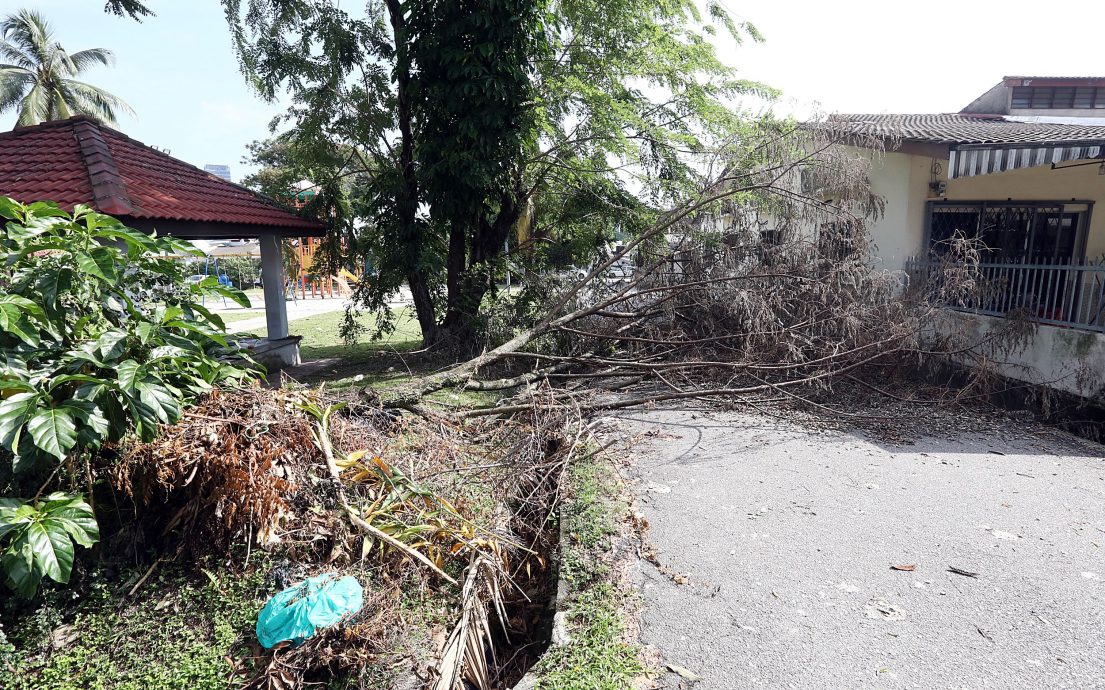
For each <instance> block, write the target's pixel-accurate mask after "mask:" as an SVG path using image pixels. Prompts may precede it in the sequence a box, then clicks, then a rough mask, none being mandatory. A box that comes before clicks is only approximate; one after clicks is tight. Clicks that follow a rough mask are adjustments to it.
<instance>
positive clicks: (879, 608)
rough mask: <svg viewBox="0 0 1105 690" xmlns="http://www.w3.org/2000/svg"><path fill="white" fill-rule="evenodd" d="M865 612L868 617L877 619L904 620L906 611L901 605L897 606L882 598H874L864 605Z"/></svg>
mask: <svg viewBox="0 0 1105 690" xmlns="http://www.w3.org/2000/svg"><path fill="white" fill-rule="evenodd" d="M864 613H866V614H867V617H868V618H873V619H875V620H880V619H881V620H888V621H904V620H905V611H903V610H902V608H901V607H900V606H895V605H894V604H891V603H889V602H887V601H884V600H882V599H872V600H871V601H870V602H868V604H867V606H866V607H864Z"/></svg>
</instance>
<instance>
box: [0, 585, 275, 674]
mask: <svg viewBox="0 0 1105 690" xmlns="http://www.w3.org/2000/svg"><path fill="white" fill-rule="evenodd" d="M212 567H216V568H217V566H215V565H213V566H212ZM263 570H264V569H263V568H258V569H255V570H254V571H253V573H252V574H247V575H236V574H232V573H228V572H226V571H223V572H222V574H221V575H220V576H218V577H215V576H214V575H212V576H210V577H206V576H204V575H202V574H199V575H196V574H193V575H186V574H184V572H183V571H182V570H179V569H177V568H174V567H171V566H164V567H163V568H162V569H161V570H160V571H159V574H155V576H154V577H153V578H152V580H151V581H150V582H147V583H146V584H145V585H144V586H143V588H142V589H141V590H139V592H138V594H137V597H136V599H134V600H127V599H126V598H125V596H124V594H123V592H125V591H126V589H129V587H127V586H123V587H120V585H119V582H120V580H118V579H116V578H117V577H118V576H115V577H112V578H111V579H110V581H111V582H112V583H113V584H112V586H111V587H109V585H108V584H107V582H108V581H109V580H108V577H107V576H106V575H105V576H103V578H99V577H98V576H95V575H94V577H97V583H96V584H93V585H92V587H91V588H90V591H89V593H88V594H87V595H86V596H85V597H84V599H83V600H82V601H81V602H80V604H79V605H78V607H77V608H76V612H75V613H73V612H71V611H66V616H65V617H66V619H67V620H65V621H64V622H65V623H67V624H69V625H71V626H72V631H73V632H74V633H76V635H75V637H74V638H73V639H72V641H70V642H69V643H68V644H66V645H64V646H62V647H61V648H60V649H51V646H50V641H49V638H50V633H51V631H53V630H56V629H57V628H58V626H59V625H60V624H61V623H62V620H61V614H60V613H59V612H58V610H57V609H55V608H52V607H51V605H50V604H43V605H42V606H41V607H40V608H39V610H38V611H36V613H35V614H34V615H31V616H25V617H22V618H21V619H19V620H20V624H19V627H17V628H16V629H10V628H9V629H7V631H6V632H7V635H8V636H9V638H10V643H11V644H12V645H14V648H15V649H16V650H18V651H12V650H8V651H7V652H6V653H3V652H0V687H3V688H6V689H8V690H44V689H45V688H50V689H51V690H170V689H174V690H175V689H179V688H188V689H189V690H223V689H225V688H227V687H228V686H231V685H230V684H229V683H228V679H229V677H230V666H229V664H228V663H227V657H230V658H238V657H241V656H242V650H241V649H236V648H237V647H238V646H239V644H240V643H241V642H243V641H249V640H252V639H253V624H254V622H255V620H256V616H257V612H258V611H259V610H260V609H261V606H262V605H263V603H264V600H265V597H266V596H267V595H268V594H271V592H266V591H265V586H264V577H263V575H262V573H263ZM113 590H114V591H113ZM120 590H121V591H120Z"/></svg>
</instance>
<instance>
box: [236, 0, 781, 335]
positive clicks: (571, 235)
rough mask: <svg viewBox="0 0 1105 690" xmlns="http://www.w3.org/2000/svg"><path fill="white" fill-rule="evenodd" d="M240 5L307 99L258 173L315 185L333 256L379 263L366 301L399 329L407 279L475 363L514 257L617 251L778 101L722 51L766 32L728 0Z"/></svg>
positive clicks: (428, 314) (268, 55)
mask: <svg viewBox="0 0 1105 690" xmlns="http://www.w3.org/2000/svg"><path fill="white" fill-rule="evenodd" d="M223 5H224V7H225V8H226V13H227V17H228V19H229V21H230V26H231V31H232V34H233V36H234V38H235V41H236V45H237V48H238V53H239V56H240V58H241V63H242V69H243V72H244V74H245V76H246V78H247V79H248V80H249V83H250V84H252V85H255V86H256V87H257V88H258V90H259V91H260V93H261V94H262V95H263V96H264V97H266V98H268V99H276V98H277V96H278V95H279V94H280V93H281V92H286V94H287V97H289V98H290V100H291V101H292V103H293V105H292V106H291V107H290V108H289V110H288V112H287V115H286V117H285V118H283V120H282V121H281V122H280V123H279V124H278V125H277V130H281V129H284V128H286V131H278V132H277V135H276V136H275V137H274V138H273V139H272V140H270V141H268V142H262V143H259V144H257V145H256V146H255V147H254V150H253V154H254V155H253V158H254V160H255V161H256V162H257V163H258V164H259V165H261V166H262V167H263V169H262V171H261V172H260V173H259V174H258V175H257V176H255V177H253V178H252V179H251V180H249V181H248V182H249V183H250V184H253V185H255V186H257V187H258V188H259V189H261V190H262V191H265V192H267V193H269V194H271V195H273V196H287V195H289V194H290V193H291V192H292V191H293V185H294V184H295V183H296V182H298V181H299V180H302V179H308V180H310V181H312V182H313V183H315V184H316V190H315V191H317V194H316V196H315V201H314V204H313V208H312V209H311V210H313V211H314V212H315V213H318V214H319V215H320V217H325V218H327V219H329V220H331V221H333V226H334V229H335V232H334V234H333V236H332V237H331V240H330V242H329V243H328V248H327V251H328V254H329V259H330V260H331V261H332V262H335V263H343V262H348V263H349V265H350V266H353V267H356V268H358V269H359V268H360V267H361V266H364V265H366V262H367V263H368V264H369V265H371V266H372V267H373V271H374V273H373V276H372V278H373V279H372V280H370V281H361V282H360V283H359V284H358V286H357V290H356V293H355V299H356V301H357V303H358V304H359V305H360V306H361V307H363V308H366V309H369V310H373V311H376V312H377V313H378V315H379V316H380V320H379V321H378V325H380V326H382V327H383V328H385V329H387V328H389V327H390V323H391V321H390V318H389V315H388V312H387V309H386V305H387V302H388V298H389V297H390V296H391V295H393V294H395V293H396V292H397V291H398V289H399V287H400V286H401V285H402V284H403V283H406V284H407V285H408V286H409V287H410V290H411V294H412V297H413V303H414V308H415V311H416V313H417V317H418V321H419V325H420V328H421V332H422V335H423V337H424V339H425V344H426V345H427V346H438V347H444V348H448V349H453V350H456V351H462V352H467V353H471V352H474V351H478V350H479V349H480V348H481V347H483V346H485V345H488V344H492V345H493V344H495V341H494V339H493V338H491V337H489V334H488V333H487V332H486V330H484V328H483V325H484V320H485V319H486V317H487V314H486V312H485V311H484V309H485V307H486V303H485V301H484V299H483V298H484V296H485V295H486V294H488V293H489V292H494V291H495V290H496V285H497V283H498V280H499V279H501V277H502V276H503V274H504V272H505V271H506V270H507V268H508V265H511V266H513V268H514V270H515V272H516V273H518V272H520V273H523V274H531V273H533V274H536V273H540V272H544V271H546V270H550V269H551V270H564V269H568V268H571V267H579V266H587V265H590V264H591V263H592V262H593V261H595V260H596V259H598V258H600V257H604V256H605V255H606V254H607V253H608V244H609V243H610V242H612V241H614V240H616V239H620V238H623V237H625V238H631V237H634V236H636V235H637V234H638V233H639V232H640V231H642V230H643V229H645V228H647V227H648V226H649V224H650V223H651V222H652V221H653V220H655V218H656V217H657V216H658V215H659V214H660V213H661V212H662V210H663V209H664V208H665V207H666V206H668V205H671V204H678V203H681V202H683V201H686V200H687V199H688V198H689V197H692V196H694V195H695V194H696V193H697V192H698V190H699V189H700V188H701V186H702V183H703V179H704V178H703V175H702V171H703V168H702V166H701V165H700V163H701V160H700V156H701V154H703V152H706V151H712V150H715V149H716V148H718V147H720V146H724V145H726V144H727V143H728V141H729V140H730V139H731V138H732V137H736V136H740V135H742V134H743V133H744V130H745V129H746V119H747V118H746V117H745V116H743V115H742V114H741V113H739V112H737V111H736V110H734V109H733V108H732V107H731V103H732V101H733V99H735V98H738V97H740V96H742V95H749V94H754V95H758V96H768V97H770V96H771V95H773V93H774V92H773V90H772V89H770V88H767V87H764V86H762V85H760V84H756V83H753V82H749V81H746V80H742V79H740V78H738V76H737V74H736V71H735V70H734V69H733V68H731V67H730V66H727V65H725V64H724V63H722V62H721V61H720V60H719V59H718V56H717V53H716V50H715V47H714V45H715V44H714V42H713V39H714V37H715V36H724V39H723V40H726V41H736V42H739V41H742V40H745V39H751V40H759V39H760V35H759V33H758V32H757V31H756V30H755V28H754V27H752V26H751V25H749V24H746V23H742V22H739V21H737V20H736V19H734V18H733V17H732V16H731V15H730V14H729V13H728V12H727V10H726V9H725V8H724V7H723V6H722V4H721V3H717V2H709V3H706V6H705V8H703V7H702V6H701V3H698V2H695V1H694V0H663V1H662V2H654V1H650V0H615V1H613V2H601V3H598V2H578V1H575V0H549V1H544V0H542V1H526V2H518V1H517V0H496V1H494V2H440V1H439V0H413V1H411V2H397V1H395V0H372V1H371V2H368V3H367V4H363V5H362V7H363V11H362V10H361V8H360V7H358V8H350V7H347V6H340V5H336V4H334V3H332V2H329V1H328V0H278V1H276V2H272V1H270V0H224V2H223ZM703 9H705V11H703ZM273 36H279V37H280V40H272V37H273ZM507 245H509V247H510V248H509V249H507V248H506V247H507ZM347 325H348V327H349V328H348V329H347V332H348V333H349V334H350V335H354V334H355V332H356V328H355V323H354V322H353V321H352V320H351V321H349V322H348V324H347Z"/></svg>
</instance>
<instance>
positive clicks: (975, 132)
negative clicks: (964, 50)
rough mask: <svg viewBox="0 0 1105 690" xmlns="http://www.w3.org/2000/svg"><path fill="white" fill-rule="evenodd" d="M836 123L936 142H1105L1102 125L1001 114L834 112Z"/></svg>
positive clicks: (873, 133)
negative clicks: (1021, 119) (1060, 122)
mask: <svg viewBox="0 0 1105 690" xmlns="http://www.w3.org/2000/svg"><path fill="white" fill-rule="evenodd" d="M831 119H832V121H833V123H834V125H835V126H836V127H843V129H845V130H846V131H847V130H850V131H851V132H852V133H854V134H857V135H864V136H876V137H895V138H900V139H903V140H907V141H919V142H928V143H939V144H1030V145H1049V144H1066V143H1086V142H1094V143H1105V125H1079V124H1058V123H1051V122H1019V121H1016V120H1013V119H1009V118H1006V117H1002V116H1000V115H965V114H958V113H954V114H952V113H947V114H926V115H920V114H919V115H870V114H853V115H834V116H832V118H831Z"/></svg>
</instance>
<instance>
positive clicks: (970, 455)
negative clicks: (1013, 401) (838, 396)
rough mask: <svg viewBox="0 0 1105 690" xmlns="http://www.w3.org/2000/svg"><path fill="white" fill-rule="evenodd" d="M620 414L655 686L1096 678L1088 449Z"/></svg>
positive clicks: (1099, 551) (1096, 462) (943, 423)
mask: <svg viewBox="0 0 1105 690" xmlns="http://www.w3.org/2000/svg"><path fill="white" fill-rule="evenodd" d="M615 424H616V425H617V426H618V427H620V428H621V430H622V431H623V432H625V433H627V434H630V435H633V434H641V436H639V437H638V442H637V443H636V445H635V447H634V456H635V460H634V462H633V464H632V466H631V469H630V473H631V474H632V475H633V477H632V479H633V480H634V481H633V482H632V484H633V487H634V491H635V492H636V495H637V500H638V504H639V509H640V510H641V512H642V513H643V514H644V517H645V518H646V519H647V520H648V522H649V523H650V529H649V540H650V541H651V545H652V547H653V549H654V552H655V556H656V559H657V561H658V563H659V564H660V565H659V567H658V566H657V565H655V564H653V563H650V562H649V561H647V560H644V559H642V560H641V561H640V562H639V564H638V565H637V567H636V580H637V584H638V586H639V587H640V591H641V597H642V604H643V613H642V619H641V626H642V641H643V642H644V643H645V644H647V645H649V646H651V647H653V648H654V651H655V652H657V653H658V655H659V658H660V663H661V665H662V666H663V665H666V664H672V665H675V666H678V667H681V669H683V670H684V673H683V675H682V676H681V675H678V674H676V673H672V672H668V673H666V674H664V675H662V676H661V677H660V678H658V679H657V681H656V687H662V688H676V687H689V686H690V684H691V681H690V680H688V678H693V675H698V676H701V679H700V680H698V681H696V682H694V684H693V687H694V688H696V690H713V689H718V690H721V689H730V688H750V687H766V688H818V689H821V688H972V689H973V688H1003V689H1005V690H1008V689H1011V688H1105V459H1103V457H1105V448H1103V447H1102V446H1099V445H1097V444H1094V443H1090V442H1086V441H1082V440H1080V439H1077V438H1075V437H1073V436H1070V435H1067V434H1064V433H1061V432H1058V431H1054V430H1051V429H1048V428H1044V427H1040V426H1037V425H1034V424H1031V423H1027V422H1023V421H1015V420H1009V419H998V418H995V419H979V418H971V417H970V416H969V413H959V412H949V413H945V414H944V415H943V416H937V417H934V418H933V421H931V422H926V421H920V422H918V423H917V429H918V430H919V434H920V435H919V436H918V437H916V438H914V439H913V440H912V442H903V441H900V440H899V441H894V442H890V443H888V442H882V441H879V440H877V439H876V438H875V437H873V436H871V435H870V434H866V433H861V432H846V431H840V430H828V429H823V428H822V429H819V428H817V427H816V426H809V425H799V424H795V423H792V422H787V421H780V420H779V419H776V418H771V417H767V416H749V415H740V414H729V413H725V414H719V413H711V412H706V411H702V410H697V411H696V410H652V411H644V412H629V413H625V414H623V415H620V416H619V418H618V419H617V421H616V422H615ZM926 434H927V435H926ZM894 437H898V438H900V435H899V434H895V435H894ZM645 551H646V553H647V549H646V550H645ZM894 566H898V569H893V567H894ZM952 568H954V569H958V570H959V571H961V572H959V573H956V572H951V570H950V569H952ZM965 573H966V574H965ZM970 573H973V574H974V575H973V576H972V575H970Z"/></svg>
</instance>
